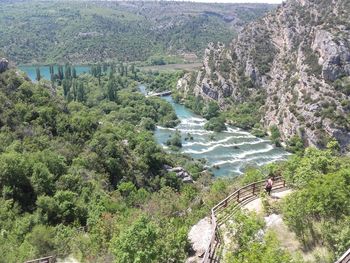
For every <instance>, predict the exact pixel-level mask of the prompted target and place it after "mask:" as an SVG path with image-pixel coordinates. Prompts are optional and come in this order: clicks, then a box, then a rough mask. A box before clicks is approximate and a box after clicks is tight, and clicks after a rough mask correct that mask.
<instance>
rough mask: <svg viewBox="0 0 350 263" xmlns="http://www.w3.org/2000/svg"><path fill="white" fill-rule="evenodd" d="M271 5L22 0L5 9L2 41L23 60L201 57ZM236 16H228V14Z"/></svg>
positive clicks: (0, 16) (0, 15) (0, 13)
mask: <svg viewBox="0 0 350 263" xmlns="http://www.w3.org/2000/svg"><path fill="white" fill-rule="evenodd" d="M273 7H274V6H271V5H264V4H262V5H257V4H252V5H239V4H236V5H232V4H220V5H210V4H203V3H178V2H175V3H174V2H132V3H128V2H118V3H115V2H108V1H59V0H57V1H44V2H43V1H37V0H34V1H15V2H13V1H12V2H11V1H10V2H7V1H5V2H2V4H1V6H0V34H1V38H0V46H1V47H3V48H4V51H5V53H7V54H8V56H9V57H10V58H11V59H12V60H14V61H15V62H17V63H58V62H61V63H65V62H71V63H74V64H78V63H96V62H100V61H111V60H113V61H117V60H119V61H125V60H127V61H146V60H147V63H148V64H151V65H160V64H165V63H174V62H178V61H184V60H185V61H193V60H196V59H197V57H199V56H201V55H202V52H203V50H204V49H205V47H206V46H207V44H208V43H209V42H215V41H220V42H223V43H228V42H229V41H230V40H231V39H232V37H233V36H234V35H235V32H236V29H235V28H236V27H237V26H242V25H243V24H245V23H247V22H249V21H251V20H253V19H255V18H256V17H260V16H262V15H263V14H264V13H265V12H267V11H268V10H270V9H271V8H273ZM227 15H230V16H233V18H234V19H232V20H229V21H227V20H226V18H225V17H226V16H227Z"/></svg>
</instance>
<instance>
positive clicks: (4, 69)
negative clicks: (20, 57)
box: [0, 58, 9, 73]
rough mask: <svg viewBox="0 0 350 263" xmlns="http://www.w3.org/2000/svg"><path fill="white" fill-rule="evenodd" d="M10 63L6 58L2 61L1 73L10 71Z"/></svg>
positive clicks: (0, 63) (0, 60)
mask: <svg viewBox="0 0 350 263" xmlns="http://www.w3.org/2000/svg"><path fill="white" fill-rule="evenodd" d="M8 65H9V61H8V60H7V59H6V58H2V59H0V73H2V72H4V71H6V70H7V69H8Z"/></svg>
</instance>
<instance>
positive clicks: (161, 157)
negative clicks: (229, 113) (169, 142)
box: [0, 69, 218, 262]
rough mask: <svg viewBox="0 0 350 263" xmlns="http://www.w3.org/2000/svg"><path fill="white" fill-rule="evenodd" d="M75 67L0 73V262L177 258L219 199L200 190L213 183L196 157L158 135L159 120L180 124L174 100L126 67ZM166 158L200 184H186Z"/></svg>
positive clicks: (159, 259) (180, 256)
mask: <svg viewBox="0 0 350 263" xmlns="http://www.w3.org/2000/svg"><path fill="white" fill-rule="evenodd" d="M67 72H68V70H67ZM73 75H74V74H71V75H70V74H67V75H66V76H67V78H63V80H62V81H61V80H59V79H58V80H55V81H54V82H53V84H54V86H51V85H52V83H50V82H48V81H45V80H40V81H39V82H38V83H37V84H33V83H31V82H28V81H27V80H26V79H25V78H24V76H22V75H21V74H17V73H16V70H15V69H10V70H7V71H5V72H3V73H1V74H0V101H1V108H0V124H1V130H0V138H1V141H2V144H1V146H0V191H1V197H0V211H1V218H0V227H1V230H2V233H3V234H2V235H0V250H1V251H2V255H1V261H3V262H23V261H25V260H28V259H31V258H36V257H41V256H45V255H51V254H53V255H58V256H61V257H64V256H67V255H69V254H73V255H74V256H75V257H76V258H77V259H78V260H82V261H85V262H86V261H88V262H96V261H104V259H105V258H112V259H113V260H114V261H115V262H130V260H136V261H137V260H141V261H143V260H146V261H149V260H151V261H152V260H153V261H155V262H162V261H164V260H165V259H169V260H170V259H171V260H172V261H173V262H183V261H184V259H185V258H186V257H187V254H188V251H189V250H188V245H189V244H188V241H187V232H188V228H189V227H190V226H191V225H192V224H193V223H194V222H196V221H197V220H198V219H199V218H201V217H202V216H204V215H205V214H206V213H207V212H208V211H209V207H210V206H211V205H212V202H216V201H217V200H218V199H215V197H211V195H212V194H213V192H212V191H211V190H210V191H209V192H202V188H204V187H206V186H208V184H209V185H210V184H211V183H210V181H208V180H207V179H205V177H206V176H209V175H207V174H206V173H205V172H204V173H202V171H203V166H202V163H200V162H195V161H193V160H190V159H188V158H187V157H184V156H182V155H179V154H177V155H171V154H167V153H165V152H164V151H163V150H162V149H161V147H159V146H158V145H157V143H156V142H155V140H154V137H153V135H152V132H151V131H152V129H154V127H155V123H157V124H160V125H167V124H168V125H170V124H169V121H170V122H171V123H172V125H176V115H175V114H174V112H173V109H172V107H171V106H170V105H169V104H168V103H167V102H165V101H164V100H162V99H160V98H145V97H144V96H143V95H141V94H140V93H139V92H138V91H137V88H136V87H137V83H136V82H135V80H134V79H133V78H134V77H135V76H134V75H133V74H131V72H129V75H128V76H126V75H125V74H124V76H121V75H120V74H119V73H114V74H107V73H103V72H102V73H101V75H99V78H97V77H94V76H92V75H81V76H80V77H78V78H73ZM136 77H137V76H136ZM60 82H62V85H61V86H59V87H58V88H56V85H57V84H59V83H60ZM63 83H65V84H63ZM111 83H112V84H111ZM111 89H113V94H114V96H111V94H110V92H111ZM79 90H80V91H79ZM75 92H76V93H77V94H76V96H75ZM79 93H81V94H80V95H79ZM174 116H175V118H174ZM165 164H167V165H171V166H178V165H181V166H182V167H184V168H185V169H186V170H187V171H188V172H190V173H194V176H193V178H196V179H197V180H199V182H198V184H196V185H183V184H182V181H181V180H180V179H179V178H177V176H176V174H173V173H167V172H166V171H165V170H164V169H163V166H164V165H165ZM201 178H203V179H201ZM201 181H202V183H201ZM198 198H199V199H203V200H208V201H204V203H202V204H201V205H199V203H198V202H197V201H196V200H198ZM209 200H210V201H209ZM189 207H191V209H192V210H191V211H192V212H191V211H189V210H188V208H189ZM178 214H186V216H185V217H178V216H177V215H178ZM81 227H86V228H84V229H82V228H81ZM131 244H132V246H131Z"/></svg>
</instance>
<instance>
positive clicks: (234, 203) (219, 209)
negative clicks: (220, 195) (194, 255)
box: [202, 177, 343, 263]
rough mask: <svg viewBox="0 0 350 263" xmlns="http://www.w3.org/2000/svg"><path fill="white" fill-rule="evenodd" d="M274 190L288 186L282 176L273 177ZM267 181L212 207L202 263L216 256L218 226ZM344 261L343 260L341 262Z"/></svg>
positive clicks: (260, 189)
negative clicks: (208, 241) (209, 230)
mask: <svg viewBox="0 0 350 263" xmlns="http://www.w3.org/2000/svg"><path fill="white" fill-rule="evenodd" d="M273 182H274V183H273V187H272V191H275V190H277V189H282V188H285V187H286V182H285V180H284V179H283V178H282V177H275V178H274V179H273ZM265 183H266V181H265V180H264V181H259V182H254V183H252V184H249V185H246V186H244V187H242V188H240V189H238V190H237V191H235V192H233V193H232V194H230V195H229V196H227V197H226V198H225V199H224V200H222V201H221V202H220V203H218V204H217V205H216V206H214V207H213V208H212V209H211V224H212V236H211V238H210V243H209V246H208V248H207V249H206V251H205V253H204V256H203V260H202V263H209V262H211V261H212V260H213V258H214V252H215V248H216V247H217V246H218V244H219V243H220V237H219V233H218V226H220V225H221V224H222V223H224V222H225V221H226V219H228V218H229V217H230V216H232V215H233V214H234V213H235V212H237V211H238V210H239V209H240V208H241V207H242V206H243V205H244V204H247V203H249V202H251V201H253V200H254V199H256V198H258V197H259V194H260V193H261V192H263V191H264V190H265ZM340 263H343V262H340Z"/></svg>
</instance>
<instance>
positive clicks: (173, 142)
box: [166, 131, 182, 149]
mask: <svg viewBox="0 0 350 263" xmlns="http://www.w3.org/2000/svg"><path fill="white" fill-rule="evenodd" d="M166 145H168V146H171V147H172V149H176V148H177V149H178V148H181V147H182V141H181V133H180V132H179V131H176V132H175V133H174V134H173V135H172V137H171V138H170V139H169V140H167V142H166Z"/></svg>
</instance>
